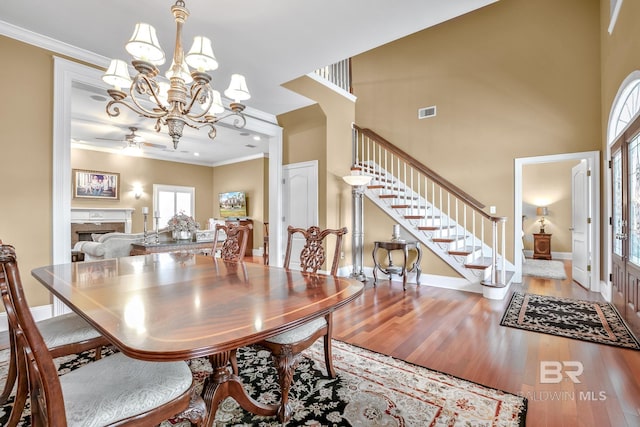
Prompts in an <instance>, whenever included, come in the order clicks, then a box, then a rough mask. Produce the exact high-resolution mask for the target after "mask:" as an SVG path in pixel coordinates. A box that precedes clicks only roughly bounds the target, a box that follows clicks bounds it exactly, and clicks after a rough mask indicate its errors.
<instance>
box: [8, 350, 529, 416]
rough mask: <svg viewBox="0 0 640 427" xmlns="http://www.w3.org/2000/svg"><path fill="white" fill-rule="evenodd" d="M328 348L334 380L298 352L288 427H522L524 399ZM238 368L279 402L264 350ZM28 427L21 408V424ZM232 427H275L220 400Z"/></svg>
mask: <svg viewBox="0 0 640 427" xmlns="http://www.w3.org/2000/svg"><path fill="white" fill-rule="evenodd" d="M333 343H334V347H333V357H334V364H335V368H336V371H337V372H338V376H337V378H336V379H331V378H329V377H327V376H326V375H325V369H324V356H323V350H322V340H318V341H317V342H316V344H315V345H314V346H312V347H311V348H310V349H308V350H307V351H305V352H304V357H303V358H302V361H301V362H300V364H299V365H298V367H297V369H296V371H295V376H294V384H293V386H292V388H291V391H290V394H289V396H290V399H289V400H290V402H291V404H292V406H293V410H294V415H293V418H292V419H291V421H290V422H289V423H287V426H420V427H422V426H429V425H442V426H454V425H455V426H467V425H469V426H479V425H487V426H489V425H490V426H523V427H524V425H525V415H526V409H527V401H526V399H524V398H523V397H520V396H516V395H514V394H510V393H506V392H503V391H500V390H496V389H492V388H489V387H485V386H482V385H479V384H476V383H472V382H469V381H465V380H462V379H459V378H456V377H452V376H450V375H445V374H443V373H440V372H435V371H432V370H429V369H426V368H423V367H420V366H416V365H413V364H410V363H407V362H403V361H401V360H397V359H394V358H391V357H389V356H384V355H382V354H378V353H374V352H371V351H368V350H364V349H362V348H359V347H354V346H351V345H349V344H345V343H343V342H340V341H335V340H334V342H333ZM7 354H8V352H7V351H3V352H0V376H4V375H6V368H7V366H6V365H7V362H6V357H7ZM90 357H91V352H85V353H82V354H81V355H74V356H70V357H66V358H59V359H56V362H59V363H60V370H61V371H62V372H64V371H66V370H69V369H74V368H76V367H78V366H80V365H82V364H84V363H87V362H88V361H89V360H90ZM189 363H190V366H191V370H192V371H193V373H194V377H195V379H196V381H197V382H198V384H199V385H200V389H201V388H202V382H203V380H204V378H206V377H207V375H208V374H209V372H211V366H210V365H209V362H208V359H206V358H199V359H193V360H191V361H189ZM238 364H239V372H240V375H241V377H242V381H243V382H244V384H245V387H246V389H247V390H248V392H249V393H250V394H251V395H252V396H253V397H254V398H257V399H258V400H260V401H262V402H265V403H274V402H278V401H279V399H280V395H279V390H278V383H277V379H276V373H275V369H274V368H273V367H272V363H271V358H270V354H269V353H268V352H267V351H265V350H261V349H258V348H255V347H247V348H243V349H241V350H239V352H238ZM3 383H4V380H3V379H0V384H3ZM87 387H91V385H90V384H87ZM12 400H13V398H11V401H12ZM10 407H11V405H10V403H8V404H7V405H5V406H3V407H0V425H5V424H6V421H7V419H8V417H9V411H10ZM29 424H30V421H29V410H28V408H27V409H26V410H25V412H24V414H23V419H22V420H21V424H20V425H21V426H27V425H29ZM161 425H162V427H170V426H181V427H182V426H187V425H188V423H186V422H185V421H181V420H168V421H165V422H163V423H162V424H161ZM237 425H241V426H248V425H260V426H279V425H280V424H279V423H278V422H277V420H276V419H275V417H261V416H256V415H252V414H249V413H247V412H245V411H243V410H242V409H240V408H239V407H238V405H237V404H236V402H235V401H234V400H232V399H226V400H225V401H224V402H222V403H221V406H220V408H219V409H218V412H217V413H216V426H237Z"/></svg>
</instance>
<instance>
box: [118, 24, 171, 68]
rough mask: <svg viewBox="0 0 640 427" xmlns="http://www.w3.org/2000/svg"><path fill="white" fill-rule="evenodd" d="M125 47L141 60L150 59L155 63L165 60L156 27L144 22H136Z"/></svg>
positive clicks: (159, 63)
mask: <svg viewBox="0 0 640 427" xmlns="http://www.w3.org/2000/svg"><path fill="white" fill-rule="evenodd" d="M125 49H126V50H127V52H129V54H130V55H131V56H133V57H134V58H135V59H138V60H141V61H149V62H151V63H152V64H155V65H162V64H164V62H165V55H164V50H162V48H161V47H160V43H159V42H158V37H157V36H156V29H155V28H153V26H151V25H149V24H145V23H144V22H138V23H137V24H136V27H135V29H134V30H133V35H132V36H131V39H130V40H129V42H128V43H127V44H126V45H125Z"/></svg>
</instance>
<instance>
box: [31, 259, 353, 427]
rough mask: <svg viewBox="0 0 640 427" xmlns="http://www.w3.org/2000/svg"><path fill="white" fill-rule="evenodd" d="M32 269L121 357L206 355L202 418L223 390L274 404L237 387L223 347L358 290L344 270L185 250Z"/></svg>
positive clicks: (264, 411)
mask: <svg viewBox="0 0 640 427" xmlns="http://www.w3.org/2000/svg"><path fill="white" fill-rule="evenodd" d="M32 275H33V276H34V277H35V278H36V279H37V280H38V281H39V282H40V283H41V284H42V285H43V286H44V287H45V288H47V289H48V290H49V291H50V292H51V293H52V294H53V295H54V296H55V297H57V298H59V299H60V300H61V301H62V302H63V303H64V304H65V305H66V306H68V307H69V308H70V309H71V310H73V311H74V312H75V313H77V314H78V315H79V316H81V317H82V318H84V319H85V320H86V321H87V322H89V323H90V324H91V325H92V326H93V327H95V328H96V329H97V330H98V331H100V332H101V333H102V334H103V335H104V336H105V337H106V338H107V339H108V340H109V341H110V342H111V343H113V345H114V346H115V347H116V348H117V349H118V350H119V351H121V352H122V353H124V354H125V355H127V356H129V357H132V358H136V359H141V360H148V361H176V360H189V359H192V358H196V357H202V356H208V357H209V359H210V360H211V363H212V365H213V372H212V373H211V375H210V377H209V379H208V380H207V381H206V383H205V387H204V390H203V398H204V400H205V403H206V405H207V414H206V421H205V423H204V425H206V426H212V425H213V423H214V419H215V413H216V410H217V408H218V405H219V404H220V402H222V401H223V400H224V399H225V398H227V397H229V396H230V397H232V398H233V399H235V400H236V402H238V404H239V405H240V406H241V407H242V408H244V409H245V410H248V411H250V412H253V413H255V414H258V415H265V416H270V415H275V414H276V412H277V405H274V404H265V403H262V402H258V401H256V400H255V399H253V398H252V397H251V396H249V395H248V394H247V393H246V391H245V389H244V387H243V385H242V381H241V380H240V378H239V377H238V376H237V375H236V374H235V373H234V372H233V370H232V369H231V367H230V357H231V353H232V352H233V351H235V350H236V349H238V348H240V347H244V346H247V345H251V344H255V343H258V342H259V341H262V340H264V339H266V338H269V337H271V336H274V335H277V334H279V333H282V332H285V331H288V330H290V329H293V328H296V327H298V326H300V325H303V324H304V323H306V322H308V321H310V320H313V319H315V318H318V317H320V316H325V315H327V314H329V313H331V312H332V311H334V310H336V309H338V308H340V307H342V306H344V305H345V304H348V303H350V302H352V301H353V300H354V299H356V298H357V297H358V296H359V295H360V294H361V293H362V292H363V289H364V285H363V284H362V283H361V282H359V281H357V280H354V279H351V278H347V277H337V276H330V275H324V274H314V273H306V272H301V271H296V270H289V269H284V268H280V267H275V266H268V265H261V264H256V263H245V262H225V261H222V260H221V259H219V258H214V257H211V256H205V255H197V254H188V253H154V254H149V255H139V256H130V257H123V258H113V259H105V260H98V261H87V262H75V263H68V264H57V265H50V266H45V267H39V268H35V269H34V270H32Z"/></svg>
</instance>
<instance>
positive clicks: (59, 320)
mask: <svg viewBox="0 0 640 427" xmlns="http://www.w3.org/2000/svg"><path fill="white" fill-rule="evenodd" d="M0 245H2V240H1V239H0ZM5 246H9V245H5ZM5 281H6V276H5V274H4V270H2V271H0V284H2V283H4V282H5ZM5 310H6V307H5ZM36 326H37V328H38V330H39V331H40V334H42V337H43V339H44V342H45V345H46V347H47V348H48V349H49V352H50V353H51V357H53V358H56V357H61V356H66V355H69V354H75V353H81V352H83V351H87V350H93V349H95V355H94V360H99V359H100V358H101V355H102V348H103V347H105V346H108V345H110V343H109V341H108V340H107V339H106V338H104V337H103V336H102V335H100V333H99V332H98V331H97V330H95V329H94V328H92V327H91V326H90V325H89V324H88V323H87V322H86V321H85V320H84V319H82V318H81V317H80V316H78V315H77V314H75V313H67V314H63V315H61V316H55V317H52V318H49V319H44V320H40V321H38V322H36ZM7 333H8V337H9V367H8V369H7V377H6V379H5V384H4V389H3V391H2V394H0V405H4V404H5V403H6V402H7V401H8V400H9V397H10V396H11V392H12V391H13V388H14V386H15V385H16V382H17V388H16V394H15V398H14V402H13V405H12V407H11V415H10V416H9V421H8V423H7V426H9V427H13V426H15V425H17V424H18V422H19V421H20V417H21V415H22V411H23V410H24V407H25V404H26V402H27V397H28V394H29V391H28V388H27V376H28V373H27V371H26V370H25V369H24V367H22V368H21V367H20V364H19V363H18V352H17V348H16V336H15V331H14V330H13V328H12V326H11V324H9V325H8V329H7Z"/></svg>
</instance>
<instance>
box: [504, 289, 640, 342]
mask: <svg viewBox="0 0 640 427" xmlns="http://www.w3.org/2000/svg"><path fill="white" fill-rule="evenodd" d="M500 324H501V325H502V326H509V327H512V328H518V329H524V330H527V331H533V332H541V333H544V334H551V335H558V336H561V337H567V338H574V339H578V340H583V341H590V342H594V343H598V344H607V345H612V346H616V347H624V348H630V349H633V350H640V343H638V340H637V338H636V337H635V336H634V335H633V333H632V332H631V331H630V330H629V328H628V327H627V325H626V324H625V323H624V321H623V320H622V318H621V317H620V314H619V313H618V310H616V308H615V307H614V306H613V305H612V304H609V303H606V302H596V301H584V300H574V299H569V298H560V297H551V296H544V295H536V294H525V293H521V292H514V293H513V295H512V297H511V301H510V302H509V305H508V306H507V309H506V311H505V312H504V316H502V321H501V322H500Z"/></svg>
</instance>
